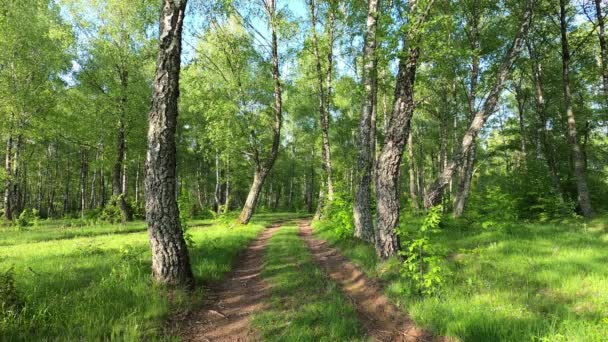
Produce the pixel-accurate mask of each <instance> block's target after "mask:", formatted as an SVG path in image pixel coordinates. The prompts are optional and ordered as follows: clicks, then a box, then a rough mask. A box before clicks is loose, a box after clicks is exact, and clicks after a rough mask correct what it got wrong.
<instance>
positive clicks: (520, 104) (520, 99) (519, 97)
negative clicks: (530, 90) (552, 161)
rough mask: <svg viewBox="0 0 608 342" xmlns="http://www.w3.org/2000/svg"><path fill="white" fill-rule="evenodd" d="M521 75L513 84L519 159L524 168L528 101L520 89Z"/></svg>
mask: <svg viewBox="0 0 608 342" xmlns="http://www.w3.org/2000/svg"><path fill="white" fill-rule="evenodd" d="M522 82H523V77H521V78H520V80H519V83H518V84H516V85H515V100H516V101H517V114H518V118H519V135H520V137H521V141H520V150H521V161H522V163H523V166H524V169H525V168H526V167H527V166H526V158H527V146H526V126H525V123H524V111H525V107H526V103H527V102H528V95H527V94H526V93H525V92H524V91H523V90H522V87H521V84H522Z"/></svg>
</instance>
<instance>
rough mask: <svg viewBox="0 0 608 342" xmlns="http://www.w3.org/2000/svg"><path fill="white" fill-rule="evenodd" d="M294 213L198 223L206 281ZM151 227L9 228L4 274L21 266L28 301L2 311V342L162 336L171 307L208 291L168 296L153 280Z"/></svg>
mask: <svg viewBox="0 0 608 342" xmlns="http://www.w3.org/2000/svg"><path fill="white" fill-rule="evenodd" d="M288 216H289V214H279V215H260V216H258V217H256V218H255V220H254V221H253V222H252V224H250V225H248V226H245V227H242V226H238V227H235V226H234V225H233V220H225V221H224V222H215V223H214V222H212V221H195V222H191V223H190V226H191V227H192V228H191V229H190V230H189V232H190V233H191V235H192V238H193V240H194V241H195V246H194V247H193V248H191V249H190V250H191V257H192V265H193V269H194V273H195V275H196V277H197V279H198V281H200V282H208V281H213V280H219V279H221V277H222V276H223V274H224V273H225V272H226V271H228V270H229V269H230V268H231V265H232V263H233V260H234V257H235V256H236V255H237V253H238V252H239V251H240V250H242V249H243V248H244V247H245V246H246V245H247V244H248V243H249V242H250V241H251V240H252V239H254V238H255V236H257V233H258V232H259V231H260V230H262V229H263V228H264V226H265V225H267V224H268V223H269V222H270V221H273V220H276V219H281V218H285V217H288ZM144 227H145V224H144V223H143V222H135V223H132V224H129V225H127V226H126V227H121V226H111V225H103V226H99V227H84V228H78V227H74V228H66V227H64V225H63V222H60V223H58V224H56V225H53V224H52V222H48V223H46V224H45V225H44V226H41V227H38V228H30V229H28V230H26V231H18V232H17V231H12V230H6V231H3V232H2V234H0V243H1V244H2V247H1V248H0V271H2V272H3V271H6V270H7V269H9V268H12V269H13V270H14V272H15V280H16V286H17V288H18V291H19V295H20V297H21V298H22V301H23V306H22V308H21V310H20V312H19V313H18V314H7V313H4V314H2V315H0V340H1V341H4V340H11V341H15V340H17V341H18V340H22V341H33V340H108V339H118V340H139V339H154V338H156V337H159V336H160V334H161V333H162V331H161V327H162V324H163V321H164V319H165V318H167V317H168V315H170V314H171V311H170V310H171V309H185V308H187V307H188V306H189V305H193V303H194V304H196V302H197V299H198V298H200V296H202V295H203V294H202V293H196V294H195V295H194V297H191V296H189V295H187V294H186V293H183V292H180V291H176V292H172V293H171V298H168V294H167V291H164V290H163V289H161V288H159V287H157V286H155V285H154V284H153V283H152V281H151V277H150V252H149V246H148V240H147V234H146V233H145V232H144V231H142V230H143V229H144ZM125 233H129V234H125ZM83 234H84V236H83ZM170 301H171V302H170Z"/></svg>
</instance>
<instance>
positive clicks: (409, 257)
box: [399, 205, 449, 296]
mask: <svg viewBox="0 0 608 342" xmlns="http://www.w3.org/2000/svg"><path fill="white" fill-rule="evenodd" d="M442 212H443V207H442V206H441V205H438V206H436V207H433V208H431V210H430V211H429V212H428V214H427V216H426V217H425V219H424V221H423V223H422V226H421V227H420V229H418V230H417V231H415V232H413V233H410V232H407V231H404V230H402V229H400V230H399V234H400V235H401V236H402V238H404V240H405V243H404V244H403V251H401V252H400V255H401V256H403V257H404V258H405V260H404V261H403V265H402V267H401V271H400V273H401V276H402V277H404V278H405V279H407V280H409V281H410V283H411V288H412V289H413V290H414V292H416V293H417V294H421V295H427V296H432V295H435V294H437V293H438V291H439V290H440V288H441V285H442V284H443V283H444V279H445V277H446V276H448V275H449V270H448V268H447V266H445V260H444V258H443V256H442V253H440V251H439V250H438V249H437V248H436V246H434V245H433V244H432V243H431V236H432V235H433V234H437V233H439V232H440V231H441V230H440V229H439V225H440V224H441V218H442Z"/></svg>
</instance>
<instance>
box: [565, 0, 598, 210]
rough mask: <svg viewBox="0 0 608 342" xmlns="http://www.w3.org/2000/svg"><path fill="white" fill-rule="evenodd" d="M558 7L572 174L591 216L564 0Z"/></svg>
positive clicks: (582, 206) (579, 195)
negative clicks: (573, 107) (571, 76)
mask: <svg viewBox="0 0 608 342" xmlns="http://www.w3.org/2000/svg"><path fill="white" fill-rule="evenodd" d="M559 7H560V31H561V43H562V87H563V92H564V104H565V106H566V116H567V118H568V138H569V142H570V146H571V148H572V158H573V161H574V176H575V178H576V190H577V192H578V204H579V206H580V208H581V211H582V213H583V215H584V216H585V217H591V216H593V208H592V207H591V200H590V199H589V189H588V188H587V179H586V176H585V173H586V170H585V161H584V157H583V151H582V150H581V146H580V144H579V142H578V137H577V132H576V117H575V115H574V110H573V109H572V94H571V91H570V70H569V69H570V51H569V47H568V33H567V30H568V27H567V23H566V0H560V1H559Z"/></svg>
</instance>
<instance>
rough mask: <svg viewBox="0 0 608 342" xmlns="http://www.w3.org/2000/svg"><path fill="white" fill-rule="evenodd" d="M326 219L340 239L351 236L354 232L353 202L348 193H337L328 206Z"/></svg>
mask: <svg viewBox="0 0 608 342" xmlns="http://www.w3.org/2000/svg"><path fill="white" fill-rule="evenodd" d="M325 217H326V221H328V222H329V223H330V224H331V225H332V226H333V229H334V230H335V232H336V235H337V236H338V238H340V239H344V238H347V237H351V236H353V234H354V230H355V223H354V221H353V202H352V199H351V198H350V196H349V195H348V194H346V193H336V194H335V197H334V201H333V202H332V203H331V205H330V206H328V207H327V213H326V216H325Z"/></svg>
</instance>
